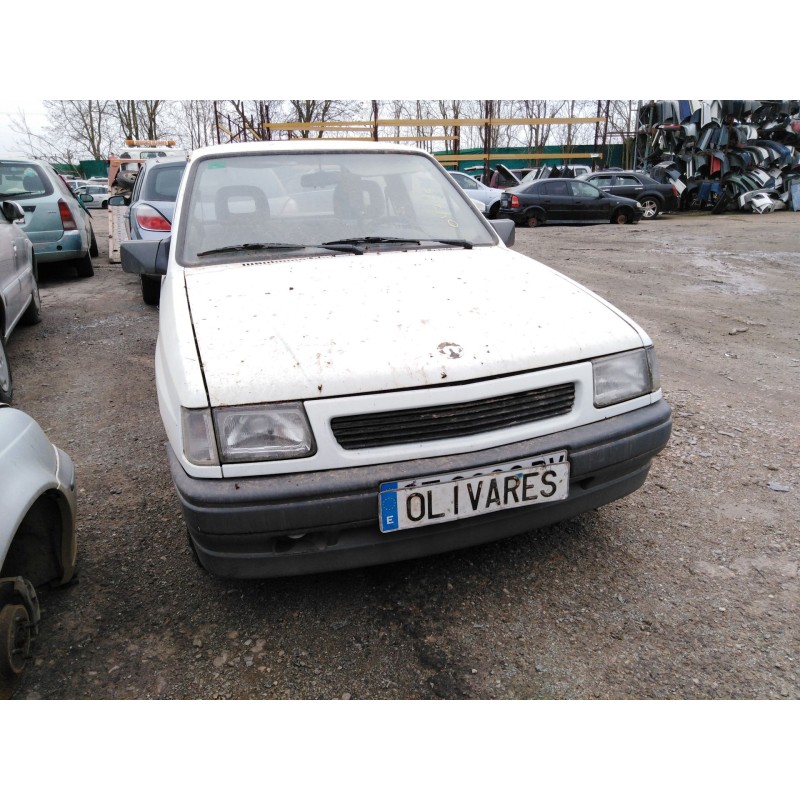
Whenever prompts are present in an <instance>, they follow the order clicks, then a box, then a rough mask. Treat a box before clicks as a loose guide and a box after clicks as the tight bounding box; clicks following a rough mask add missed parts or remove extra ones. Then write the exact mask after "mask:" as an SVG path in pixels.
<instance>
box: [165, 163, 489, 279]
mask: <svg viewBox="0 0 800 800" xmlns="http://www.w3.org/2000/svg"><path fill="white" fill-rule="evenodd" d="M185 198H186V199H185V201H184V203H183V206H182V211H181V225H180V231H181V233H180V234H179V241H178V243H177V246H178V251H177V257H178V260H179V262H180V263H183V264H186V265H200V264H208V263H218V262H220V261H225V260H232V259H236V260H241V258H242V251H243V250H248V249H252V250H255V251H258V256H257V257H258V259H259V260H263V259H264V258H269V257H278V258H288V257H302V256H304V255H308V254H309V250H311V251H312V253H313V254H314V255H318V254H319V250H318V249H316V250H314V248H327V250H326V251H327V252H331V253H335V252H360V251H364V250H373V249H386V248H393V247H394V248H397V247H404V248H407V247H415V248H419V247H442V246H445V247H446V246H452V245H458V246H473V245H491V244H494V243H495V239H494V237H493V234H492V232H491V230H490V229H488V228H487V226H486V224H485V223H484V222H483V217H482V215H481V214H480V212H479V211H478V210H477V208H475V207H474V205H473V204H471V203H470V202H469V201H468V200H465V199H464V198H463V197H462V195H460V194H459V193H458V192H457V191H456V190H455V189H454V188H453V186H452V184H451V183H450V182H449V181H448V180H447V178H446V177H445V175H444V174H443V172H442V170H441V169H440V168H439V167H438V166H437V165H436V164H435V163H432V162H431V161H430V160H429V159H428V158H426V157H424V156H421V155H420V156H417V155H415V154H408V153H402V154H401V153H392V152H371V153H353V152H345V153H342V152H333V151H332V152H319V151H317V152H314V153H274V154H262V153H259V154H231V155H230V156H223V157H220V156H218V155H217V156H214V157H208V158H205V159H203V160H201V161H199V162H198V164H197V166H196V167H195V169H194V170H193V172H192V174H191V176H190V178H189V184H188V185H187V187H186V195H185ZM344 245H349V247H346V246H344Z"/></svg>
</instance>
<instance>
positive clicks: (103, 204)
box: [100, 200, 108, 210]
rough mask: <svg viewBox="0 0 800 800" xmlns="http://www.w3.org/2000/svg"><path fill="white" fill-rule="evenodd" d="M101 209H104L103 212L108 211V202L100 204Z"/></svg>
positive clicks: (104, 201)
mask: <svg viewBox="0 0 800 800" xmlns="http://www.w3.org/2000/svg"><path fill="white" fill-rule="evenodd" d="M100 208H102V209H103V210H105V209H107V208H108V200H103V202H102V203H100Z"/></svg>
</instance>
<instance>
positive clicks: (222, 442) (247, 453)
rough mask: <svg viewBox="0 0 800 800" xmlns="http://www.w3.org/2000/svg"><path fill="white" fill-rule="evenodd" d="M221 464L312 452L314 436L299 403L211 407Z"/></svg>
mask: <svg viewBox="0 0 800 800" xmlns="http://www.w3.org/2000/svg"><path fill="white" fill-rule="evenodd" d="M214 426H215V428H216V431H217V440H218V442H219V450H220V455H221V457H222V462H223V463H228V464H231V463H236V462H242V461H275V460H278V459H283V458H305V457H306V456H310V455H313V454H314V451H315V445H314V437H313V436H312V434H311V426H310V425H309V423H308V418H307V417H306V412H305V410H304V409H303V404H302V403H274V404H268V405H263V406H239V407H231V408H216V409H214Z"/></svg>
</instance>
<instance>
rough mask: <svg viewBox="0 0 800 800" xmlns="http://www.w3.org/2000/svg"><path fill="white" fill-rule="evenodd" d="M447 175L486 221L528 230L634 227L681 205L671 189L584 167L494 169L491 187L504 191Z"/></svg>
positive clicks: (644, 178) (634, 175)
mask: <svg viewBox="0 0 800 800" xmlns="http://www.w3.org/2000/svg"><path fill="white" fill-rule="evenodd" d="M467 169H470V170H482V168H476V167H468V168H467ZM450 175H451V176H452V177H453V179H454V180H455V181H456V182H457V183H458V184H459V186H461V188H462V189H464V191H465V192H466V193H467V194H468V195H469V196H470V197H473V198H475V199H479V200H482V201H483V202H484V203H485V204H486V206H487V216H488V217H489V218H490V219H494V218H496V217H498V216H499V217H501V218H505V219H513V220H514V222H515V223H516V224H518V225H528V226H530V227H538V226H541V225H544V224H546V223H548V222H556V223H573V224H585V223H593V222H615V223H619V224H624V223H634V222H638V221H639V220H640V219H654V218H655V217H657V216H658V215H659V214H661V213H663V212H667V211H677V210H678V208H679V202H680V197H679V194H678V190H677V189H676V188H675V186H674V185H673V184H671V183H659V182H658V181H657V180H655V179H653V178H651V177H650V176H649V175H646V174H645V173H642V172H633V171H625V170H621V169H618V168H613V169H608V170H605V171H602V172H592V171H591V168H590V167H589V166H587V165H585V164H571V165H565V166H562V167H550V166H546V167H538V168H534V169H524V170H510V169H508V168H507V167H506V166H505V165H503V164H498V165H497V166H496V167H495V168H494V169H493V170H492V176H491V183H492V186H495V185H496V186H501V187H503V188H502V190H500V189H495V188H492V186H486V185H485V184H484V183H482V182H481V181H479V180H477V173H476V177H473V176H472V175H468V174H466V173H463V172H451V173H450ZM498 192H499V197H498V196H497V193H498Z"/></svg>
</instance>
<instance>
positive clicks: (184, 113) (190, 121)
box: [169, 100, 216, 150]
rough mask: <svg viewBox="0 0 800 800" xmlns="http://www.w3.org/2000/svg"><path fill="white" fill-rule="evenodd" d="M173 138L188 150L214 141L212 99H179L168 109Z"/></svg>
mask: <svg viewBox="0 0 800 800" xmlns="http://www.w3.org/2000/svg"><path fill="white" fill-rule="evenodd" d="M169 113H170V115H171V125H172V127H173V128H174V129H175V138H176V139H178V140H179V141H181V142H182V143H183V144H184V145H185V146H186V147H187V148H188V149H189V150H194V149H195V148H196V147H205V146H206V145H210V144H214V142H215V141H216V130H215V122H214V103H213V101H212V100H181V101H179V102H178V103H173V104H172V105H171V107H170V109H169Z"/></svg>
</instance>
